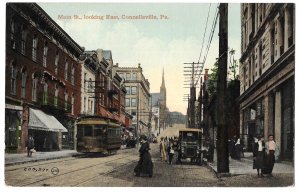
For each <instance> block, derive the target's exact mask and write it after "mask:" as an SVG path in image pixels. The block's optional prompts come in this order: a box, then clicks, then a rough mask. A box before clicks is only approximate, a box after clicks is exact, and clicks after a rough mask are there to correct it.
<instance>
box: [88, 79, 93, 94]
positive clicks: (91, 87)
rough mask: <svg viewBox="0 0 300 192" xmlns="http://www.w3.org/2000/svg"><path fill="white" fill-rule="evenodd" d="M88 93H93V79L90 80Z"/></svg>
mask: <svg viewBox="0 0 300 192" xmlns="http://www.w3.org/2000/svg"><path fill="white" fill-rule="evenodd" d="M88 91H89V92H92V91H93V81H92V79H91V78H89V82H88Z"/></svg>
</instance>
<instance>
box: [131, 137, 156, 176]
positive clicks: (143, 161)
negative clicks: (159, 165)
mask: <svg viewBox="0 0 300 192" xmlns="http://www.w3.org/2000/svg"><path fill="white" fill-rule="evenodd" d="M140 139H141V148H140V150H139V152H140V160H139V162H138V164H137V165H136V167H135V168H134V172H135V175H136V176H144V177H152V175H153V163H152V160H151V155H150V153H149V150H150V145H149V143H148V141H147V137H146V136H145V135H142V136H141V138H140Z"/></svg>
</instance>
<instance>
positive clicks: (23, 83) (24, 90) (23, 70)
mask: <svg viewBox="0 0 300 192" xmlns="http://www.w3.org/2000/svg"><path fill="white" fill-rule="evenodd" d="M26 80H27V72H26V69H25V68H23V69H22V82H21V97H22V98H25V96H26Z"/></svg>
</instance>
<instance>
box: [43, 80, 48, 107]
mask: <svg viewBox="0 0 300 192" xmlns="http://www.w3.org/2000/svg"><path fill="white" fill-rule="evenodd" d="M43 104H44V105H47V104H48V83H47V82H45V83H44V93H43Z"/></svg>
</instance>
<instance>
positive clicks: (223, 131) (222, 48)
mask: <svg viewBox="0 0 300 192" xmlns="http://www.w3.org/2000/svg"><path fill="white" fill-rule="evenodd" d="M219 13H220V20H219V62H218V81H217V106H218V107H217V172H218V173H229V159H228V147H227V146H228V132H227V124H226V122H225V119H226V118H225V115H226V114H225V113H226V112H225V91H226V85H227V82H226V79H227V57H228V53H227V49H228V4H227V3H221V4H220V7H219Z"/></svg>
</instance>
